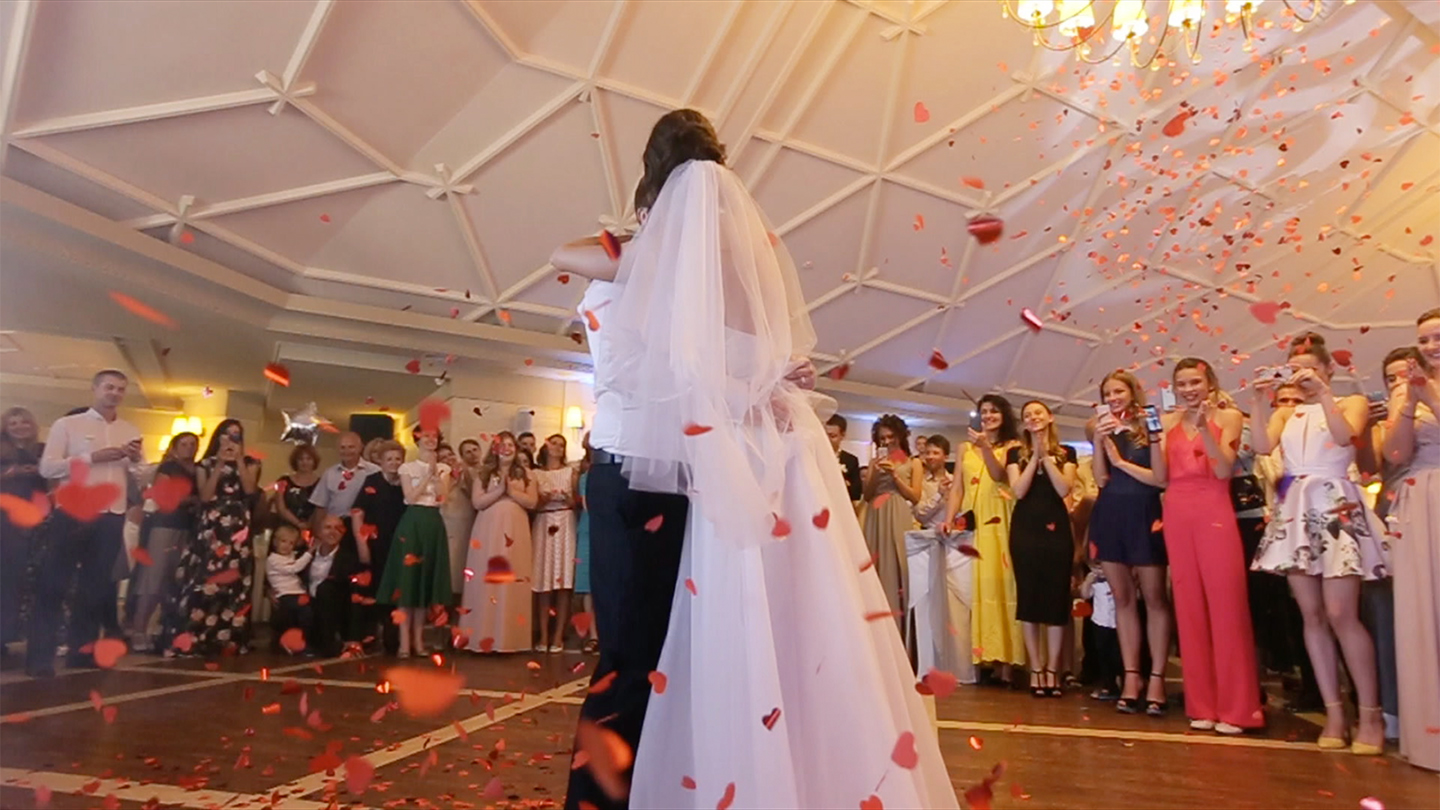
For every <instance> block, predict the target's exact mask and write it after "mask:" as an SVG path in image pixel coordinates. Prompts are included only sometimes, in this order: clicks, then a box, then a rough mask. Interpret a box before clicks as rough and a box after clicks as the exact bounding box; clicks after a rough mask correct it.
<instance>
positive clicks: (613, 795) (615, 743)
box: [575, 718, 635, 802]
mask: <svg viewBox="0 0 1440 810" xmlns="http://www.w3.org/2000/svg"><path fill="white" fill-rule="evenodd" d="M575 748H576V751H577V756H578V754H585V755H586V756H587V761H586V763H585V765H586V767H588V768H589V769H590V775H591V776H592V777H594V778H595V783H596V784H597V785H599V787H600V789H601V790H602V791H604V793H605V795H606V796H608V797H610V799H611V800H612V801H616V802H618V801H621V800H623V799H624V798H625V797H626V796H627V795H628V794H629V792H630V786H629V785H628V784H627V783H626V780H625V772H626V771H627V770H628V769H629V768H630V764H631V763H632V762H634V760H635V752H634V751H632V750H631V749H630V745H629V744H628V743H626V742H625V739H624V738H623V737H621V736H620V735H619V734H617V733H615V731H613V730H611V729H608V728H606V727H604V726H601V725H597V724H596V723H594V722H591V721H590V720H586V719H583V718H582V719H581V720H580V728H579V729H578V730H577V731H576V734H575Z"/></svg>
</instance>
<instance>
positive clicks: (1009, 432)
mask: <svg viewBox="0 0 1440 810" xmlns="http://www.w3.org/2000/svg"><path fill="white" fill-rule="evenodd" d="M987 402H988V403H990V404H991V405H992V406H994V408H995V410H997V411H999V412H1000V436H999V438H1000V443H1001V444H1004V443H1005V442H1018V441H1020V423H1019V421H1018V420H1016V418H1015V406H1014V405H1011V404H1010V400H1008V399H1006V398H1005V397H1002V396H1000V395H999V394H986V395H985V396H983V397H980V401H979V402H977V403H975V410H977V411H978V410H980V406H981V405H984V404H985V403H987Z"/></svg>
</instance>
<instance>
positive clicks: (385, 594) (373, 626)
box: [350, 439, 405, 655]
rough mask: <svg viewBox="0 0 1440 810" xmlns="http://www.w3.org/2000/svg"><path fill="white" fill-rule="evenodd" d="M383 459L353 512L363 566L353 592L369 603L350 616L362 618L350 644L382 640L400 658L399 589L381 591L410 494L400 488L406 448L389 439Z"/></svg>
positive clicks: (382, 451) (362, 488)
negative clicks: (394, 613)
mask: <svg viewBox="0 0 1440 810" xmlns="http://www.w3.org/2000/svg"><path fill="white" fill-rule="evenodd" d="M377 455H378V456H379V458H380V469H379V471H377V472H373V473H371V474H370V475H369V476H368V477H367V478H366V479H365V480H364V481H363V482H361V486H360V493H359V494H358V495H356V496H355V504H354V506H353V507H351V509H350V534H351V536H352V537H354V538H355V552H356V558H357V562H358V563H359V567H358V568H357V569H356V570H355V571H354V572H353V573H352V574H351V576H350V578H351V581H352V583H354V585H353V587H352V589H351V592H352V594H354V595H358V596H359V597H360V598H361V600H362V602H363V604H361V605H360V606H359V607H360V609H358V610H352V611H351V612H350V615H351V617H352V618H353V619H355V620H356V623H355V624H353V625H352V626H351V632H350V640H351V641H359V642H361V643H362V644H364V643H365V641H366V639H379V640H380V642H381V646H383V647H384V649H385V652H386V653H388V654H390V655H395V654H397V653H398V652H399V651H400V644H401V642H400V635H401V633H400V629H399V627H398V626H397V625H396V624H395V623H394V622H393V621H391V620H390V613H391V609H392V606H393V605H394V604H395V602H394V599H393V597H394V591H393V590H388V591H387V590H381V589H380V583H381V581H382V580H383V579H384V577H385V570H386V568H387V567H388V566H389V561H390V547H391V545H392V544H393V543H394V541H395V528H396V526H398V525H399V524H400V517H401V515H403V514H405V491H404V488H403V487H401V486H400V465H401V464H403V463H404V462H405V447H404V446H403V445H401V444H400V443H399V442H397V441H394V440H393V439H388V440H386V441H385V442H384V443H383V444H381V445H380V449H379V451H378V452H377ZM372 599H373V600H374V601H373V602H371V601H370V600H372Z"/></svg>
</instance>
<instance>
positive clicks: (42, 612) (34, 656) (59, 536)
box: [25, 369, 142, 678]
mask: <svg viewBox="0 0 1440 810" xmlns="http://www.w3.org/2000/svg"><path fill="white" fill-rule="evenodd" d="M128 384H129V379H128V378H127V377H126V376H125V375H124V373H122V372H120V371H116V370H114V369H107V370H105V371H101V372H100V373H98V374H96V375H95V377H94V378H93V379H92V380H91V384H90V389H91V392H92V394H93V397H94V399H93V402H92V405H91V407H90V408H89V410H86V411H83V412H81V413H77V414H74V415H72V416H64V417H61V418H60V419H57V420H56V421H55V424H53V425H51V427H50V433H49V435H48V436H47V437H46V441H45V453H44V454H43V455H42V456H41V457H40V474H41V475H43V476H44V477H46V478H48V479H51V480H52V481H61V482H64V483H63V484H62V488H65V487H69V488H74V489H75V490H78V492H77V494H79V495H80V496H81V497H79V498H77V500H80V501H85V500H87V499H86V498H84V497H83V492H84V491H83V490H79V488H80V487H84V488H90V487H97V486H107V487H108V488H109V489H110V492H111V493H112V497H111V498H110V499H109V501H108V502H107V503H104V504H91V505H92V506H98V507H99V510H100V514H99V516H98V517H95V518H93V519H90V520H86V521H84V522H82V521H81V520H80V519H78V518H77V516H76V515H73V514H71V513H70V512H67V511H66V510H65V509H56V510H55V514H54V515H53V516H52V517H51V519H50V522H49V524H48V528H47V529H46V531H47V532H48V534H47V540H48V542H47V547H46V549H45V553H44V556H43V557H42V559H41V561H40V567H39V572H38V575H37V582H36V586H35V587H36V593H35V612H34V615H33V616H32V617H31V620H30V638H29V643H28V644H27V645H26V655H25V671H26V673H27V674H29V675H31V676H32V677H42V678H43V677H51V676H53V675H54V674H55V647H56V644H57V641H56V638H55V635H56V632H57V630H58V627H59V623H60V617H61V610H62V608H63V605H64V601H65V595H66V594H67V593H68V592H69V590H70V582H71V578H72V577H74V576H75V571H76V568H77V567H78V568H79V573H80V583H79V587H77V588H76V590H75V599H74V602H73V603H72V604H71V605H70V628H69V637H68V639H67V641H68V644H69V646H70V654H69V656H68V657H67V659H66V665H67V666H70V667H86V666H94V663H95V660H94V657H93V656H91V655H90V654H89V653H88V652H81V649H82V648H84V647H86V646H87V645H92V644H94V643H95V641H96V639H97V638H98V637H99V635H100V626H101V623H102V620H103V617H104V615H105V611H106V609H107V606H106V604H105V600H106V599H113V598H114V594H115V588H114V587H113V584H112V582H111V572H112V571H113V570H114V568H115V563H116V560H117V559H119V556H120V553H121V550H122V549H123V548H124V531H125V508H126V506H127V492H128V491H129V485H130V465H132V464H138V463H139V462H140V461H141V460H142V455H141V443H140V431H139V430H137V429H136V428H135V426H134V425H132V424H130V423H129V422H126V421H125V420H123V419H121V418H120V417H119V410H120V404H121V403H122V402H124V401H125V389H126V386H127V385H128ZM72 476H74V478H73V479H72ZM80 517H89V516H88V515H82V516H80ZM113 607H114V606H113V605H111V606H109V608H110V609H113Z"/></svg>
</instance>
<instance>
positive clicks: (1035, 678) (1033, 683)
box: [1030, 669, 1045, 698]
mask: <svg viewBox="0 0 1440 810" xmlns="http://www.w3.org/2000/svg"><path fill="white" fill-rule="evenodd" d="M1042 672H1044V670H1037V669H1032V670H1030V697H1037V698H1043V697H1045V687H1044V686H1042V685H1041V683H1040V677H1041V675H1040V674H1041V673H1042Z"/></svg>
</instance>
